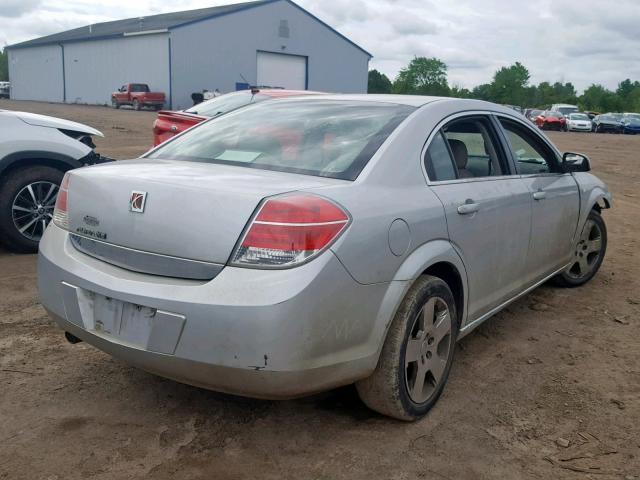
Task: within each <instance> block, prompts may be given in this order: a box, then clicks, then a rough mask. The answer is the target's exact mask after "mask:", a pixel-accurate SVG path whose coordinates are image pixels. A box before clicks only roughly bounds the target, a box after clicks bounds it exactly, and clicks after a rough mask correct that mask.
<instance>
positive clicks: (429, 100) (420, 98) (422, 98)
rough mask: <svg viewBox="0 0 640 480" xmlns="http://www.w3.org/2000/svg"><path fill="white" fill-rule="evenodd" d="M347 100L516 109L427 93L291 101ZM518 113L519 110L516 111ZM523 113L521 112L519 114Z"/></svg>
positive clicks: (420, 105) (502, 109)
mask: <svg viewBox="0 0 640 480" xmlns="http://www.w3.org/2000/svg"><path fill="white" fill-rule="evenodd" d="M309 100H310V101H320V100H323V101H326V100H336V101H346V102H378V103H391V104H396V105H407V106H410V107H415V108H419V107H422V106H425V105H429V104H433V103H436V102H449V103H452V104H453V103H455V104H459V106H460V109H461V110H469V111H472V110H490V111H493V112H502V113H506V114H509V115H510V116H513V113H514V112H515V110H513V109H512V108H509V107H505V106H503V105H498V104H497V103H491V102H486V101H484V100H472V99H467V98H455V97H432V96H426V95H390V94H371V93H369V94H367V93H354V94H326V95H318V96H306V97H304V98H292V99H291V100H290V101H309ZM515 113H518V112H515ZM519 115H521V114H519Z"/></svg>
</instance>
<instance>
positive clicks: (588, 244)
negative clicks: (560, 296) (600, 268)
mask: <svg viewBox="0 0 640 480" xmlns="http://www.w3.org/2000/svg"><path fill="white" fill-rule="evenodd" d="M601 254H602V231H601V230H600V226H599V225H598V224H597V223H596V222H594V221H593V220H587V223H586V224H585V226H584V229H583V230H582V234H581V235H580V240H579V241H578V244H577V245H576V250H575V252H574V257H573V263H572V264H571V266H570V267H569V268H568V269H567V275H569V276H570V277H572V278H574V279H580V278H583V277H586V276H587V275H589V274H590V273H591V271H592V270H593V269H594V268H595V266H596V265H597V264H598V259H599V258H600V255H601Z"/></svg>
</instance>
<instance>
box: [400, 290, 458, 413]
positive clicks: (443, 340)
mask: <svg viewBox="0 0 640 480" xmlns="http://www.w3.org/2000/svg"><path fill="white" fill-rule="evenodd" d="M451 330H452V318H451V314H450V312H449V308H448V307H447V304H446V302H445V301H444V300H443V299H442V298H440V297H431V298H430V299H429V300H428V301H427V303H426V304H425V305H424V306H423V307H422V309H421V310H420V311H419V312H418V314H417V315H416V317H415V319H414V321H413V326H412V327H411V333H410V335H409V339H408V340H407V345H406V349H405V383H406V387H407V392H408V393H409V397H410V398H411V400H412V401H413V402H414V403H417V404H422V403H424V402H426V401H427V400H429V398H430V397H431V396H432V395H433V394H434V393H435V392H436V391H437V389H438V386H439V384H440V382H441V381H442V380H443V377H444V374H445V372H446V368H447V362H448V359H449V352H450V350H451V348H453V337H452V335H451Z"/></svg>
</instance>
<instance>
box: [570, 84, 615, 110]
mask: <svg viewBox="0 0 640 480" xmlns="http://www.w3.org/2000/svg"><path fill="white" fill-rule="evenodd" d="M579 104H580V106H581V107H582V108H583V109H584V110H590V111H597V112H603V113H604V112H619V111H621V110H623V101H622V99H621V98H620V97H619V96H618V95H617V94H616V93H614V92H612V91H611V90H608V89H606V88H605V87H603V86H602V85H595V84H594V85H591V86H590V87H589V88H587V89H586V90H585V91H584V93H583V94H582V96H581V97H580V99H579Z"/></svg>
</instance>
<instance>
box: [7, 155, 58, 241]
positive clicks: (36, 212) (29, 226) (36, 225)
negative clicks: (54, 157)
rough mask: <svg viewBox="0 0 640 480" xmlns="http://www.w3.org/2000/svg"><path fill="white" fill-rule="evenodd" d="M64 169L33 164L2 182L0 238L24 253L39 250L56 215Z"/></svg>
mask: <svg viewBox="0 0 640 480" xmlns="http://www.w3.org/2000/svg"><path fill="white" fill-rule="evenodd" d="M63 176H64V172H62V171H61V170H58V169H56V168H52V167H46V166H43V165H33V166H29V167H25V168H20V169H18V170H14V171H13V172H11V173H10V174H9V175H8V176H7V178H6V179H5V180H4V181H3V182H2V184H1V185H0V241H1V242H2V243H3V244H4V245H5V246H6V247H7V248H9V249H10V250H13V251H15V252H20V253H31V252H37V251H38V243H39V242H40V238H41V237H42V235H43V234H44V230H45V229H46V227H47V225H48V224H49V221H50V220H51V219H52V218H53V208H54V207H55V202H56V197H57V196H58V189H59V187H60V183H61V182H62V177H63Z"/></svg>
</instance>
